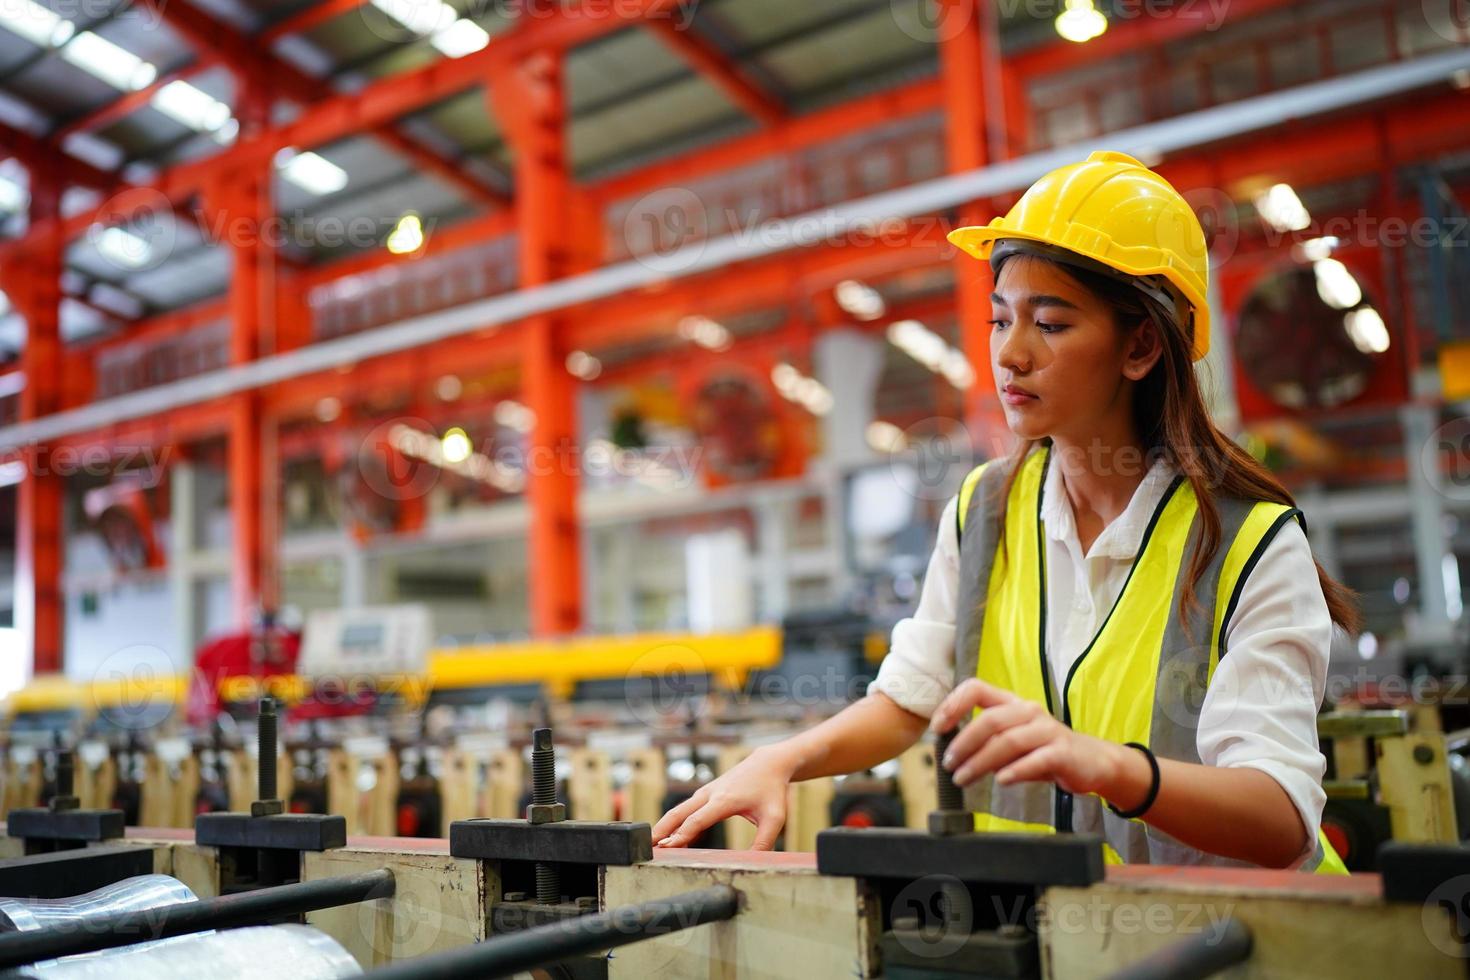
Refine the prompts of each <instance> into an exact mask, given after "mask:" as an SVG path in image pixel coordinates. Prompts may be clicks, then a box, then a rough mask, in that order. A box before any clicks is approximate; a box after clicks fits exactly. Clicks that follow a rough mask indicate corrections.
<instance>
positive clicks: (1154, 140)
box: [0, 48, 1470, 451]
mask: <svg viewBox="0 0 1470 980" xmlns="http://www.w3.org/2000/svg"><path fill="white" fill-rule="evenodd" d="M1464 70H1470V49H1461V48H1456V49H1452V50H1450V51H1446V52H1442V53H1437V54H1432V55H1426V56H1424V57H1422V58H1415V59H1413V60H1411V61H1403V62H1397V63H1394V64H1390V65H1384V66H1381V67H1378V68H1369V69H1366V70H1364V71H1360V72H1355V73H1353V74H1350V75H1341V76H1338V77H1336V78H1329V79H1325V80H1323V81H1320V82H1311V83H1309V84H1306V85H1299V86H1297V87H1295V88H1290V89H1285V90H1283V91H1280V92H1272V93H1270V94H1267V95H1259V96H1255V97H1254V98H1249V99H1241V100H1240V101H1238V102H1231V103H1228V104H1226V105H1221V106H1215V107H1213V108H1209V109H1202V110H1200V111H1198V112H1192V113H1188V114H1187V115H1183V116H1177V117H1175V118H1173V119H1166V120H1163V121H1162V122H1156V123H1147V124H1145V125H1142V126H1134V127H1132V128H1131V129H1120V130H1118V131H1116V132H1113V133H1109V134H1107V135H1106V136H1102V137H1098V138H1096V139H1090V140H1085V141H1083V142H1081V143H1075V144H1072V145H1070V146H1065V147H1061V148H1058V149H1054V150H1046V151H1043V152H1040V153H1032V154H1029V155H1027V156H1024V157H1017V158H1016V159H1014V160H1008V161H1006V162H1004V163H1000V164H996V165H994V166H990V167H982V168H980V169H978V170H972V171H969V172H968V173H962V174H953V175H950V176H946V177H939V178H936V179H934V180H930V181H926V182H924V183H922V184H914V185H911V186H909V187H903V188H899V189H897V190H892V191H885V192H883V193H881V194H874V195H871V196H869V197H865V198H860V199H858V200H855V201H848V202H845V203H843V204H840V205H835V206H833V207H830V208H823V209H821V210H819V211H814V212H810V213H808V214H803V215H797V216H795V217H792V218H786V219H782V220H777V221H770V222H765V223H762V225H761V226H760V229H759V233H752V232H751V231H749V230H745V231H739V232H735V233H733V234H730V235H726V236H724V237H722V238H713V239H709V240H707V241H701V242H694V243H692V244H690V245H688V246H685V247H684V248H682V249H680V250H678V251H677V252H673V253H671V254H669V255H665V256H656V257H652V258H649V257H643V258H635V259H630V260H628V261H626V262H620V263H618V264H617V265H610V266H605V267H603V268H601V269H597V270H595V271H592V272H587V273H583V274H581V275H576V276H570V277H568V278H566V279H559V280H556V281H555V282H552V283H548V284H547V285H544V286H533V287H531V288H529V289H521V290H517V291H516V292H513V293H506V294H504V295H500V296H491V297H488V298H486V299H481V300H476V301H474V302H472V303H466V304H464V305H462V306H456V307H452V308H450V309H447V310H440V311H437V312H435V313H427V314H424V315H422V316H415V317H410V318H408V319H406V320H400V321H398V322H397V323H393V324H390V325H388V326H383V327H379V328H377V329H375V330H371V331H368V332H366V333H360V334H353V335H350V336H347V337H342V338H339V339H336V340H329V341H323V342H322V343H318V344H312V345H310V346H308V347H302V348H299V349H296V350H292V351H289V352H286V353H283V354H273V355H271V356H269V357H262V358H260V359H258V360H255V361H251V362H249V363H247V364H242V365H239V366H238V367H231V368H224V369H221V370H218V371H210V372H208V373H206V374H199V375H195V376H193V377H190V378H184V379H182V380H179V381H172V382H169V383H167V384H161V385H155V386H154V387H152V388H148V389H145V390H143V391H135V392H131V393H129V394H126V395H119V396H117V397H115V398H107V399H103V400H102V401H97V402H93V403H91V404H90V405H85V406H82V407H80V408H72V409H67V410H66V411H62V412H54V413H52V414H50V415H46V416H43V417H42V418H39V419H33V420H31V421H29V422H20V423H17V424H15V425H7V426H3V427H0V451H5V450H11V449H17V448H20V447H22V446H29V445H33V444H35V443H43V442H48V441H50V440H53V439H58V438H60V437H62V436H67V435H71V434H73V433H77V432H88V431H90V430H92V429H98V428H103V427H106V426H109V425H113V424H115V423H117V422H124V421H127V420H129V419H137V418H144V417H146V416H149V415H156V414H158V413H161V412H166V411H169V410H170V409H175V408H180V407H182V406H184V405H193V404H196V403H198V402H206V401H211V400H213V399H216V398H223V397H224V396H226V395H232V394H238V393H240V392H244V391H253V390H255V389H257V388H264V387H266V386H268V385H272V384H276V383H278V382H281V381H287V380H290V379H291V378H299V377H302V376H304V375H308V374H314V373H316V372H318V371H327V370H331V369H332V368H336V367H341V366H343V365H349V364H355V363H357V362H358V361H362V360H366V359H368V358H372V357H382V356H384V355H387V354H396V353H398V352H400V351H404V350H409V349H411V348H415V347H422V346H424V345H425V344H430V343H433V342H434V341H436V340H443V339H445V338H447V337H456V336H459V335H461V334H467V333H473V332H475V331H478V330H484V329H486V328H488V327H493V326H499V325H501V324H505V323H511V322H513V321H516V320H523V319H525V318H526V317H530V316H535V315H537V314H540V313H551V312H555V311H557V310H562V309H566V308H567V307H570V306H575V305H578V304H581V303H589V302H593V301H595V300H599V299H605V298H607V297H609V296H616V295H618V294H621V293H624V292H628V291H629V290H633V289H637V288H640V287H643V286H648V285H652V284H654V283H660V284H661V283H666V282H670V281H673V280H676V279H683V278H686V277H689V276H693V275H696V274H698V273H701V272H705V271H707V270H709V269H717V268H721V267H723V266H727V265H730V264H731V263H733V262H737V261H745V260H749V259H755V258H761V257H763V256H766V255H775V254H779V253H781V252H786V251H789V250H791V249H794V248H799V247H802V246H807V245H813V244H818V243H820V242H823V241H829V240H831V239H832V238H833V237H834V236H839V235H842V234H845V233H850V232H855V231H857V232H867V233H871V230H872V228H873V227H874V223H875V222H881V221H885V220H889V219H892V218H911V217H915V216H918V215H924V214H934V213H936V212H942V211H944V210H945V209H947V208H952V207H955V206H957V205H960V204H965V203H968V202H970V201H975V200H979V199H981V198H987V197H997V196H999V195H1002V194H1008V193H1010V192H1012V191H1017V190H1022V189H1024V188H1026V187H1027V186H1029V185H1030V184H1031V183H1032V182H1033V181H1034V180H1036V179H1037V178H1038V177H1040V176H1041V175H1043V174H1045V173H1047V172H1048V171H1051V170H1054V169H1056V168H1057V167H1060V166H1062V165H1063V164H1068V163H1076V162H1077V160H1079V159H1080V158H1082V157H1084V156H1086V155H1087V153H1088V152H1090V151H1092V150H1096V149H1121V150H1132V151H1134V152H1137V153H1143V154H1145V155H1150V154H1155V153H1157V154H1167V153H1171V152H1174V151H1177V150H1183V149H1189V148H1191V147H1196V146H1203V145H1205V144H1208V143H1213V142H1215V141H1217V140H1223V139H1229V138H1231V137H1234V136H1241V135H1244V134H1246V133H1255V132H1261V131H1263V130H1269V129H1271V128H1272V127H1275V126H1280V125H1284V124H1286V123H1288V122H1293V121H1297V120H1301V119H1309V118H1312V117H1314V116H1319V115H1323V114H1326V113H1330V112H1335V111H1338V110H1340V109H1345V108H1349V107H1351V106H1355V105H1359V104H1362V103H1366V102H1376V101H1380V100H1382V99H1386V98H1389V97H1391V96H1395V95H1403V94H1406V93H1408V92H1412V91H1415V90H1416V89H1420V88H1424V87H1426V86H1430V85H1437V84H1442V83H1444V82H1446V81H1448V80H1449V79H1450V77H1451V76H1453V75H1454V74H1455V73H1456V72H1458V71H1464Z"/></svg>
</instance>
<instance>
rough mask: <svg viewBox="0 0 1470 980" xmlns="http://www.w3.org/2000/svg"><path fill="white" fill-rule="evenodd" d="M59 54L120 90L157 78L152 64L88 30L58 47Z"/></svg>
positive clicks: (140, 85) (136, 88) (142, 84)
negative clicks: (60, 47)
mask: <svg viewBox="0 0 1470 980" xmlns="http://www.w3.org/2000/svg"><path fill="white" fill-rule="evenodd" d="M61 56H62V57H63V58H65V59H66V60H67V61H69V62H71V63H72V64H74V65H76V66H77V67H78V68H80V69H82V70H83V71H85V72H87V73H88V74H90V75H93V76H95V77H97V78H100V79H101V80H102V81H104V82H106V83H107V84H108V85H111V86H112V87H113V88H115V89H119V90H121V91H123V92H129V91H132V92H136V91H138V90H139V89H144V88H147V87H148V86H149V85H152V84H153V80H154V79H155V78H157V77H158V69H157V68H155V67H154V66H153V65H151V64H149V63H148V62H146V61H144V60H143V59H142V58H139V57H138V56H137V55H135V54H133V53H132V52H131V51H128V50H127V49H126V48H121V47H118V46H117V45H116V44H113V43H112V42H111V41H109V40H107V39H106V38H104V37H101V36H99V35H97V34H93V33H92V32H91V31H83V32H82V33H80V34H78V35H77V36H76V37H74V38H72V39H71V41H70V42H68V43H67V45H66V46H65V47H63V48H62V49H61Z"/></svg>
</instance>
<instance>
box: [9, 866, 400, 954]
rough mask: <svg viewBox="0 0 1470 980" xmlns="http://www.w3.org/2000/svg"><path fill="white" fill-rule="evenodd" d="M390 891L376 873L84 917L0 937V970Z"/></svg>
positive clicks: (382, 873) (389, 880) (390, 884)
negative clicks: (32, 930)
mask: <svg viewBox="0 0 1470 980" xmlns="http://www.w3.org/2000/svg"><path fill="white" fill-rule="evenodd" d="M393 893H394V880H393V872H391V871H388V870H378V871H366V872H363V873H362V874H356V875H343V876H342V877H339V878H322V879H321V880H319V881H303V882H298V883H296V884H293V885H278V886H275V887H273V888H259V889H256V890H255V891H250V892H243V893H241V894H238V895H222V896H220V897H219V898H206V899H202V900H200V901H197V902H184V903H182V904H179V905H167V906H164V907H162V908H152V909H143V910H137V911H122V912H108V913H105V914H102V915H94V916H86V917H84V918H78V919H75V920H73V921H71V922H69V923H66V924H57V925H54V926H51V927H49V928H46V929H39V930H36V931H34V932H16V933H10V934H8V935H3V936H0V969H6V968H9V967H14V966H20V965H22V964H25V963H34V962H36V961H37V960H48V959H53V958H55V957H58V956H70V955H72V954H75V953H90V952H93V951H95V950H99V949H112V948H113V947H115V946H129V945H132V944H133V943H140V942H145V941H148V940H153V939H166V938H168V937H170V936H182V935H185V934H187V933H192V932H201V931H203V930H205V929H228V928H231V927H234V926H245V925H255V924H258V923H260V922H265V921H268V920H271V919H279V918H282V917H285V916H291V915H300V914H301V913H303V912H315V911H317V910H318V909H330V908H336V907H338V906H341V905H351V904H353V903H354V902H366V901H369V900H371V899H374V898H389V897H391V896H392V895H393Z"/></svg>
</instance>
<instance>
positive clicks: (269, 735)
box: [250, 698, 286, 817]
mask: <svg viewBox="0 0 1470 980" xmlns="http://www.w3.org/2000/svg"><path fill="white" fill-rule="evenodd" d="M278 720H279V718H278V716H277V714H276V699H275V698H261V699H260V721H259V724H258V725H257V727H256V729H255V738H256V745H257V747H258V748H259V752H258V756H259V758H257V759H256V763H255V765H256V773H257V775H258V776H259V781H258V788H257V792H256V796H257V799H256V801H255V802H254V803H252V804H250V815H251V816H254V817H266V816H271V815H273V814H277V813H283V812H285V809H286V807H285V804H283V803H282V802H281V801H280V800H279V799H277V798H276V755H277V753H278V751H279V749H278V748H277V741H276V736H277V727H276V725H277V722H278Z"/></svg>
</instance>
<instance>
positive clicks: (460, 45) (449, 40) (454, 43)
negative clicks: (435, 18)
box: [429, 18, 490, 58]
mask: <svg viewBox="0 0 1470 980" xmlns="http://www.w3.org/2000/svg"><path fill="white" fill-rule="evenodd" d="M429 43H430V44H432V45H433V46H434V47H436V48H438V49H439V53H440V54H442V55H444V56H445V57H446V58H463V57H464V56H465V55H467V54H474V53H475V52H476V51H479V50H480V49H482V48H483V47H485V45H487V44H489V43H490V35H489V34H487V33H485V29H484V28H483V27H481V26H480V25H479V24H476V23H475V22H474V21H472V20H464V19H463V18H461V19H460V20H457V21H455V22H454V23H453V24H450V25H449V26H448V27H446V28H444V30H442V31H439V32H437V33H436V34H435V35H434V36H433V37H431V38H429Z"/></svg>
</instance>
